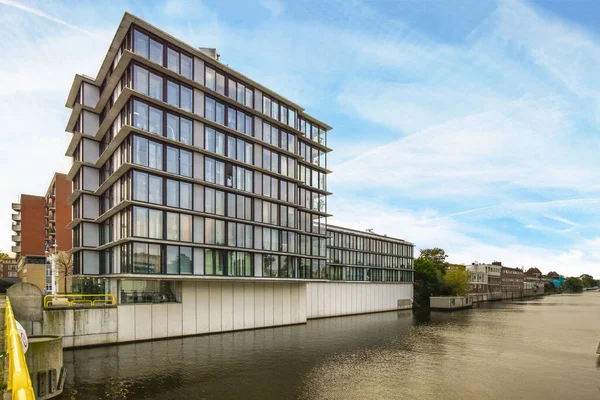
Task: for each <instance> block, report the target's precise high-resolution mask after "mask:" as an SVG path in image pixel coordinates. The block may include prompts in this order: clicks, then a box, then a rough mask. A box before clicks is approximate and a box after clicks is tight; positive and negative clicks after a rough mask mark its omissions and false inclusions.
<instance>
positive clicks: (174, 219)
mask: <svg viewBox="0 0 600 400" xmlns="http://www.w3.org/2000/svg"><path fill="white" fill-rule="evenodd" d="M167 240H179V214H177V213H172V212H168V213H167Z"/></svg>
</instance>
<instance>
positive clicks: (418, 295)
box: [413, 247, 469, 308]
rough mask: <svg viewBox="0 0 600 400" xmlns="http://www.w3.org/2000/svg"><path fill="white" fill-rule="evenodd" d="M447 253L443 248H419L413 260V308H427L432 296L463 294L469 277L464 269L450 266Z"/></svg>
mask: <svg viewBox="0 0 600 400" xmlns="http://www.w3.org/2000/svg"><path fill="white" fill-rule="evenodd" d="M446 258H448V255H447V254H446V252H445V251H444V250H443V249H440V248H438V247H435V248H433V249H422V250H420V255H419V258H417V259H416V260H415V294H414V302H413V304H414V307H415V308H429V298H430V297H432V296H448V295H455V296H456V295H459V296H460V295H464V294H466V293H467V290H468V284H469V277H468V275H467V272H466V271H465V270H464V269H460V268H450V264H448V262H446Z"/></svg>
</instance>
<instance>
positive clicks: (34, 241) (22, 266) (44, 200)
mask: <svg viewBox="0 0 600 400" xmlns="http://www.w3.org/2000/svg"><path fill="white" fill-rule="evenodd" d="M71 192H72V190H71V182H70V181H69V180H68V179H67V176H66V175H65V174H59V173H56V174H54V176H53V177H52V181H51V182H50V186H49V187H48V190H47V191H46V195H45V196H33V195H28V194H22V195H21V198H20V202H19V203H13V204H12V209H13V210H14V211H15V212H16V213H15V214H13V221H14V223H13V231H14V232H15V235H13V237H12V239H13V241H14V242H15V246H13V248H12V251H13V252H14V253H15V254H16V263H17V268H18V276H19V278H20V279H21V280H22V281H23V282H29V283H33V284H34V285H36V286H38V287H39V288H40V289H41V290H44V289H46V290H48V291H51V290H52V289H53V279H52V262H53V259H54V258H53V255H54V254H55V252H56V251H57V250H71V247H72V246H71V243H72V235H71V230H70V229H69V227H68V225H69V223H70V222H71V219H72V211H71V206H70V205H69V204H67V199H68V198H69V196H70V195H71ZM42 259H43V260H44V262H42V263H40V260H42ZM62 282H64V280H62ZM54 284H55V286H56V282H54ZM63 285H64V283H63Z"/></svg>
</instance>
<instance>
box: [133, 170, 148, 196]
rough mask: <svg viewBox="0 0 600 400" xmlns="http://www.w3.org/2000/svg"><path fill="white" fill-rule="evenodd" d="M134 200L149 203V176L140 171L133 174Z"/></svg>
mask: <svg viewBox="0 0 600 400" xmlns="http://www.w3.org/2000/svg"><path fill="white" fill-rule="evenodd" d="M133 199H134V200H136V201H148V174H146V173H144V172H138V171H134V172H133Z"/></svg>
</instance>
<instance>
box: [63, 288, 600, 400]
mask: <svg viewBox="0 0 600 400" xmlns="http://www.w3.org/2000/svg"><path fill="white" fill-rule="evenodd" d="M546 302H547V303H548V305H547V306H544V303H546ZM599 306H600V293H598V294H591V293H590V294H585V295H581V296H579V297H577V296H552V297H547V298H544V299H538V300H535V301H531V302H519V303H490V304H487V305H485V306H483V307H481V308H479V309H473V310H466V311H460V312H453V313H439V312H438V313H414V314H413V313H411V312H409V311H402V312H390V313H380V314H370V315H362V316H352V317H344V318H331V319H322V320H314V321H311V322H309V323H308V324H306V325H298V326H293V327H283V328H273V329H261V330H255V331H245V332H236V333H229V334H222V335H211V336H198V337H190V338H185V339H171V340H165V341H157V342H146V343H136V344H129V345H121V346H112V347H102V348H94V349H83V350H76V351H67V352H65V366H66V367H67V370H68V375H67V376H68V380H67V383H66V391H65V394H64V395H63V398H66V399H95V398H103V399H179V398H188V399H204V398H206V399H221V398H232V399H237V398H244V399H296V398H301V399H338V398H339V399H370V398H373V399H375V398H377V399H398V398H406V399H434V398H449V399H454V398H456V399H458V398H476V397H480V398H486V399H503V398H544V399H553V398H557V399H558V398H594V397H595V396H596V395H598V394H599V393H600V386H599V384H598V382H600V379H599V378H600V377H599V375H598V369H597V368H600V358H597V357H596V355H595V350H596V346H597V345H598V340H599V339H600V337H599V336H600V334H599V331H600V315H599V313H598V312H597V311H596V310H597V309H598V307H599ZM594 361H595V363H594ZM594 366H595V367H596V368H594ZM507 382H511V383H510V384H509V385H508V384H506V383H507ZM548 382H552V385H549V384H548Z"/></svg>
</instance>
